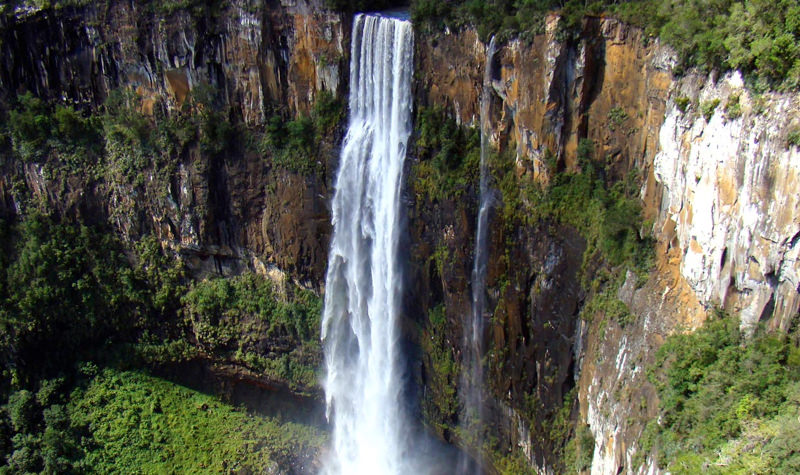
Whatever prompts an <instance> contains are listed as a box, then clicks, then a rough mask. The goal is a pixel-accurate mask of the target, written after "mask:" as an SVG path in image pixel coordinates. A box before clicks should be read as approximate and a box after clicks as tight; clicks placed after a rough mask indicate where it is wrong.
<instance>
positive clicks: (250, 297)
mask: <svg viewBox="0 0 800 475" xmlns="http://www.w3.org/2000/svg"><path fill="white" fill-rule="evenodd" d="M289 292H291V293H290V294H289V295H287V296H286V297H282V296H280V295H278V293H277V292H276V290H275V288H274V286H273V284H272V283H271V282H270V281H268V280H267V279H266V278H264V277H261V276H257V275H255V274H244V275H241V276H237V277H232V278H215V279H209V280H204V281H200V282H196V283H194V284H192V285H191V287H190V289H189V291H188V292H187V293H186V294H185V295H184V296H183V297H182V300H181V301H182V303H183V305H184V309H185V314H186V319H187V322H186V323H187V325H188V326H189V327H190V329H191V332H192V334H193V335H194V339H195V341H196V344H197V345H199V347H200V348H202V349H203V351H205V352H208V353H209V354H214V355H216V356H218V357H228V358H232V359H234V360H237V361H238V362H240V363H242V364H244V365H245V366H247V367H249V368H250V369H252V370H254V371H256V372H258V373H266V374H267V375H269V376H272V377H274V378H276V379H279V380H282V381H285V382H287V383H288V384H289V385H290V386H291V387H292V388H293V389H295V390H299V391H302V390H309V389H310V388H313V387H314V386H315V385H316V383H317V380H318V377H317V372H316V368H317V367H318V366H319V364H320V363H321V361H320V353H321V349H320V346H319V332H320V317H321V315H322V299H320V298H319V297H318V296H316V295H315V294H314V293H313V292H311V291H309V290H305V289H301V288H295V287H289ZM252 335H266V336H267V337H268V338H269V340H270V341H271V342H272V344H271V347H268V348H266V351H265V348H263V347H261V346H260V345H259V342H258V341H256V340H254V339H253V337H252Z"/></svg>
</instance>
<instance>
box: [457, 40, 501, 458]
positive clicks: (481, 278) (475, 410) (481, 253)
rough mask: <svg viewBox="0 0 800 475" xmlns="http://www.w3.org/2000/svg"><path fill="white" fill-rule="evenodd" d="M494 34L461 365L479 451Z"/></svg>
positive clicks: (468, 427) (469, 440) (471, 435)
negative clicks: (467, 315)
mask: <svg viewBox="0 0 800 475" xmlns="http://www.w3.org/2000/svg"><path fill="white" fill-rule="evenodd" d="M495 49H496V47H495V41H494V36H492V39H491V40H490V41H489V46H488V48H487V50H486V65H485V68H484V77H483V91H482V93H481V109H480V114H481V115H480V127H481V163H480V201H479V206H478V224H477V229H476V231H475V256H474V258H473V259H474V260H473V263H472V276H471V284H472V306H471V315H470V319H469V324H467V325H464V333H463V339H464V353H465V355H464V358H463V360H462V368H461V401H462V404H463V405H464V414H465V417H464V419H463V420H462V422H461V430H462V433H463V434H464V437H465V439H466V440H465V441H464V442H465V443H466V444H467V445H471V446H472V449H473V450H475V451H476V453H477V452H479V449H480V445H481V440H480V437H481V434H482V433H483V427H482V423H483V418H484V405H483V398H484V395H483V363H482V361H481V360H482V358H483V352H484V351H483V328H484V324H483V321H484V311H485V308H486V266H487V258H488V254H489V243H488V237H489V232H488V225H489V211H490V209H491V207H492V204H493V197H492V193H491V190H490V188H489V169H488V163H487V159H488V155H489V136H488V135H489V111H490V108H491V104H492V102H491V101H492V91H491V81H492V60H493V58H494V54H495ZM469 464H470V460H469V459H468V458H467V456H466V453H464V455H463V456H462V458H461V460H460V462H459V470H458V472H459V473H465V472H467V471H469V470H468V466H469Z"/></svg>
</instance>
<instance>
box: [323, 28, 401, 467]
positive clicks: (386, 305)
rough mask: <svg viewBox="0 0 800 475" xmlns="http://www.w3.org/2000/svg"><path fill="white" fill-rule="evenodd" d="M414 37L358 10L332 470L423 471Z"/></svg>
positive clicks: (340, 201)
mask: <svg viewBox="0 0 800 475" xmlns="http://www.w3.org/2000/svg"><path fill="white" fill-rule="evenodd" d="M413 41H414V39H413V31H412V27H411V23H410V22H409V21H407V20H405V19H402V18H391V17H387V16H381V15H363V14H359V15H357V16H356V17H355V19H354V21H353V34H352V46H351V47H352V50H351V60H350V99H349V100H350V122H349V125H348V129H347V135H346V137H345V141H344V146H343V149H342V153H341V157H340V164H339V171H338V175H337V177H336V183H335V194H334V197H333V204H332V207H333V209H332V212H333V238H332V241H331V250H330V255H329V260H328V273H327V276H326V281H325V285H326V292H325V310H324V314H323V319H322V340H323V346H324V353H325V365H326V371H327V375H326V379H325V382H324V386H325V397H326V402H327V414H328V419H329V420H330V421H332V423H333V446H332V453H331V454H330V457H329V461H328V462H327V464H326V467H325V472H326V473H330V474H348V475H349V474H401V473H414V472H413V471H412V469H410V465H409V463H410V462H409V460H410V459H413V457H409V455H410V454H409V440H408V439H409V437H408V424H409V423H408V421H407V418H406V415H405V414H404V413H403V409H402V408H403V403H402V401H401V392H402V379H403V377H402V376H403V375H402V374H401V370H400V365H399V364H398V357H399V354H398V353H399V343H398V341H399V330H398V322H397V318H398V314H399V311H400V305H401V302H400V294H401V290H402V289H401V266H400V265H399V262H398V255H397V254H398V245H399V240H400V235H401V220H400V211H401V210H400V192H401V187H402V181H403V162H404V160H405V155H406V145H407V142H408V137H409V134H410V133H411V107H412V97H411V76H412V72H413Z"/></svg>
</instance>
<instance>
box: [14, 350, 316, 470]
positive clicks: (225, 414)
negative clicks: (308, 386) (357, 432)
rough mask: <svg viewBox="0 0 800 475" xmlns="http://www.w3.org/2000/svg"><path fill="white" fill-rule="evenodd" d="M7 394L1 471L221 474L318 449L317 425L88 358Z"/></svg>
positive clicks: (283, 462) (284, 463)
mask: <svg viewBox="0 0 800 475" xmlns="http://www.w3.org/2000/svg"><path fill="white" fill-rule="evenodd" d="M69 389H70V388H69V386H68V385H67V383H66V382H65V380H64V379H52V380H44V381H42V382H41V384H40V386H39V389H38V391H37V392H35V393H34V392H31V391H28V390H19V391H16V392H14V393H12V394H11V396H10V397H9V401H8V404H7V405H6V406H5V407H4V408H3V411H2V413H0V427H2V428H3V431H2V432H0V439H2V440H0V444H2V445H1V446H0V448H2V449H3V450H2V454H1V455H3V456H4V457H6V458H5V460H6V461H7V466H6V467H3V468H0V472H2V473H30V472H45V473H70V472H84V471H91V472H98V473H117V472H129V471H137V472H141V473H166V472H181V473H220V472H227V471H254V472H255V471H260V470H263V469H265V467H269V466H271V465H273V464H274V463H278V464H279V465H280V466H283V467H287V466H290V465H291V464H293V463H294V462H295V461H296V460H298V459H302V457H303V456H304V455H307V454H309V453H311V452H312V451H314V450H315V449H317V448H318V447H320V446H321V445H322V444H323V442H324V437H323V435H322V434H321V432H320V431H318V430H316V429H313V428H310V427H307V426H302V425H299V424H293V423H281V422H279V421H277V420H274V419H269V418H263V417H257V416H251V415H248V414H247V413H245V412H243V411H241V410H237V409H234V408H233V407H231V406H229V405H227V404H223V403H222V402H220V401H219V400H218V399H216V398H214V397H212V396H208V395H205V394H201V393H198V392H196V391H192V390H190V389H187V388H184V387H181V386H178V385H176V384H173V383H170V382H167V381H164V380H161V379H158V378H154V377H152V376H148V375H146V374H143V373H138V372H121V371H117V370H111V369H106V370H103V371H101V372H99V373H98V372H97V369H96V367H93V366H92V365H85V366H84V369H83V376H82V379H81V381H80V382H79V383H78V385H77V387H76V388H75V389H74V391H72V393H71V395H69Z"/></svg>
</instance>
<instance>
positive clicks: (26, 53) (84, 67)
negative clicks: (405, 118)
mask: <svg viewBox="0 0 800 475" xmlns="http://www.w3.org/2000/svg"><path fill="white" fill-rule="evenodd" d="M102 5H104V6H101V4H94V3H93V4H92V5H90V6H88V7H86V8H79V9H73V8H65V9H63V10H58V11H54V10H41V11H29V12H20V13H19V14H18V15H16V16H9V17H4V20H3V21H4V23H5V24H3V25H0V35H2V38H1V39H0V49H1V50H2V60H0V91H2V95H3V97H4V99H6V100H9V99H11V98H13V96H15V95H16V93H18V92H22V91H25V90H29V91H31V92H33V93H34V94H36V95H37V96H40V97H42V98H50V99H65V100H66V101H67V102H70V103H73V104H75V105H76V106H77V107H80V108H96V107H99V106H100V105H101V104H102V103H103V102H104V101H105V99H106V98H107V97H108V95H109V93H110V92H111V91H113V90H117V89H123V90H124V89H132V90H135V91H136V93H137V94H138V95H139V96H140V97H141V98H142V100H141V103H140V107H141V112H143V113H144V114H145V115H153V114H159V113H161V112H160V111H162V110H166V111H167V113H169V111H175V110H178V109H180V107H181V106H182V105H183V104H184V103H185V102H186V98H187V95H188V94H189V92H190V91H192V90H194V89H195V88H196V87H197V86H199V85H210V86H211V88H213V90H214V91H217V93H218V94H219V96H220V97H221V100H222V102H223V105H222V108H223V109H224V110H226V111H227V113H228V114H229V117H226V119H227V120H230V121H231V122H233V123H242V124H244V125H245V126H248V127H256V128H258V127H260V126H263V124H264V122H265V119H266V118H267V117H268V116H270V115H272V114H281V115H283V116H284V117H294V116H298V115H301V114H307V113H308V112H309V111H310V109H311V105H312V104H313V103H314V101H315V100H316V97H317V96H318V93H319V92H320V91H330V92H332V93H333V94H338V95H342V94H343V87H345V85H346V81H345V80H343V78H345V77H346V71H345V69H346V68H345V67H344V66H346V58H345V52H346V45H347V43H348V40H347V38H346V34H347V28H349V23H348V22H347V21H343V20H342V18H340V16H339V15H338V14H335V13H332V12H329V11H326V10H324V9H322V8H320V7H319V5H316V4H308V3H306V2H297V3H293V4H292V5H287V6H283V5H280V4H269V5H264V4H262V3H261V2H250V1H241V2H239V1H237V2H225V3H224V4H222V5H224V7H222V6H221V7H218V8H219V10H213V9H211V8H210V7H208V8H205V9H199V10H198V9H194V10H189V11H187V10H183V9H179V10H176V11H174V12H168V11H164V10H162V9H161V7H159V6H158V5H157V2H154V3H142V2H108V3H106V4H102ZM335 142H336V138H335V137H331V138H330V141H329V146H327V147H323V150H321V152H320V157H319V160H320V161H321V162H322V163H323V165H327V162H328V161H330V160H331V159H332V158H333V157H335V156H336V154H335V152H334V150H333V148H332V147H335ZM170 161H171V162H172V163H170V164H169V168H170V170H173V171H171V172H168V173H169V176H167V177H162V176H161V173H157V170H150V171H148V172H147V176H146V177H145V179H144V185H143V186H136V185H133V184H131V183H127V182H125V181H124V180H117V179H109V177H108V176H106V177H104V179H102V180H100V181H99V182H98V181H96V180H93V179H92V178H91V177H88V176H85V175H84V176H80V175H73V176H64V175H63V174H53V173H49V172H48V171H47V170H46V167H43V166H41V165H38V164H28V165H25V166H24V167H23V168H22V169H20V168H19V167H14V169H10V170H6V173H4V177H3V180H2V183H0V190H2V192H3V196H4V200H3V203H5V208H4V209H3V213H4V214H6V215H9V214H15V213H17V212H18V211H20V210H19V209H18V208H20V207H21V206H23V203H22V201H23V199H22V198H23V195H25V196H28V195H33V196H36V197H37V198H41V199H43V200H44V201H45V202H49V205H50V206H52V207H53V208H55V209H57V210H59V211H60V212H62V213H67V214H70V213H72V214H83V215H84V216H85V217H88V218H89V219H90V220H100V219H102V217H107V218H110V219H111V220H112V221H113V222H114V223H115V225H116V226H117V227H118V229H119V230H120V232H121V233H122V234H123V235H124V236H125V237H127V238H130V239H135V238H136V237H137V236H139V235H141V234H142V233H145V232H150V231H152V232H154V233H155V234H156V235H157V236H158V237H159V238H160V239H162V241H163V242H165V243H167V244H169V245H170V246H172V247H174V248H175V249H177V250H179V251H180V252H181V253H183V254H184V255H185V257H187V259H188V262H189V263H190V264H191V265H192V267H194V268H195V269H197V270H198V271H201V272H238V271H240V270H241V269H242V268H245V267H251V268H254V269H256V270H258V271H261V272H266V271H267V269H268V268H272V269H280V270H282V271H288V272H290V273H291V274H292V276H293V277H295V278H296V279H299V280H302V281H304V282H305V283H306V284H307V285H311V286H314V287H317V288H319V287H320V286H321V281H322V279H323V276H324V268H325V262H326V258H325V256H326V255H327V239H328V235H329V233H330V223H329V222H330V219H329V217H328V212H327V195H328V191H327V190H328V180H329V175H328V174H327V173H321V174H316V175H312V176H307V177H305V176H302V175H300V174H297V173H291V172H287V171H285V170H281V169H279V168H276V167H274V166H272V165H271V164H270V163H269V162H267V161H265V159H264V157H263V156H262V155H261V154H260V153H258V151H255V150H253V149H252V147H250V148H248V147H246V146H244V145H242V146H239V147H234V148H231V149H228V150H225V151H223V153H221V154H216V155H214V154H207V153H201V151H200V150H198V149H197V148H194V149H190V150H184V151H182V152H180V153H179V154H178V155H177V156H173V157H170ZM323 168H325V167H323ZM106 175H108V174H106ZM12 176H17V177H20V178H14V179H12ZM15 181H16V182H20V181H22V182H23V183H24V185H25V186H24V188H27V191H26V192H23V193H16V194H15V192H14V189H12V188H13V187H12V183H13V182H15ZM18 188H19V187H17V189H18ZM87 194H90V195H92V197H91V198H90V199H86V195H87ZM92 216H94V218H93V217H92ZM98 218H100V219H98Z"/></svg>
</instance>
